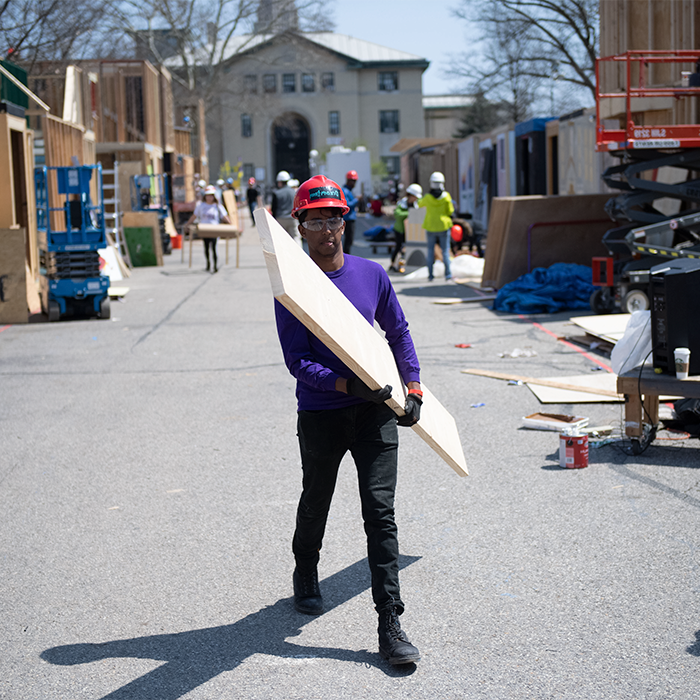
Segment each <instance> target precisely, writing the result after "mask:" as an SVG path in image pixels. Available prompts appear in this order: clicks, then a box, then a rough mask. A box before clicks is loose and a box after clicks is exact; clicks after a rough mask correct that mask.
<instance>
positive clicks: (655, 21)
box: [599, 0, 700, 126]
mask: <svg viewBox="0 0 700 700" xmlns="http://www.w3.org/2000/svg"><path fill="white" fill-rule="evenodd" d="M698 48H700V2H698V0H601V2H600V55H601V56H614V55H618V54H622V53H625V52H626V51H631V50H692V49H698ZM600 68H601V70H600V78H599V79H600V88H601V91H603V92H617V91H619V90H624V88H625V85H626V68H625V65H624V64H622V63H615V64H613V63H603V64H601V66H600ZM694 69H695V65H694V63H688V64H681V63H675V64H656V65H651V66H648V68H647V73H646V84H647V85H649V86H650V87H661V86H668V87H671V86H680V84H681V71H691V72H692V71H694ZM631 79H632V85H637V84H638V80H639V70H638V66H637V65H634V64H633V65H632V74H631ZM624 110H625V104H624V100H622V99H620V100H617V99H615V100H603V101H602V103H601V117H602V118H604V119H607V118H610V117H618V116H619V115H620V114H621V113H623V112H624ZM633 110H634V112H635V114H634V120H635V123H637V124H639V125H640V126H651V125H654V124H689V123H694V122H695V121H696V114H695V109H694V101H693V99H692V98H685V97H684V98H680V99H674V98H673V97H654V98H643V99H636V100H635V101H634V102H633Z"/></svg>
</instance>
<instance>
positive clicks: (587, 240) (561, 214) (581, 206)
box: [481, 194, 615, 289]
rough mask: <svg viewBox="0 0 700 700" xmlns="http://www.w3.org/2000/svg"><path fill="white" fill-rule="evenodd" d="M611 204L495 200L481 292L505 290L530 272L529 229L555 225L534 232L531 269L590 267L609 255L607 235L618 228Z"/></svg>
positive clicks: (571, 199)
mask: <svg viewBox="0 0 700 700" xmlns="http://www.w3.org/2000/svg"><path fill="white" fill-rule="evenodd" d="M609 198H610V196H609V195H607V194H602V195H601V194H586V195H571V196H564V197H557V196H540V195H534V196H529V197H496V198H494V200H493V203H492V205H491V213H490V216H489V228H488V234H487V240H486V253H485V256H484V257H485V261H484V276H483V278H482V280H481V284H482V286H483V287H494V288H496V289H500V288H501V287H503V285H505V284H507V283H508V282H512V281H513V280H515V279H517V278H518V277H520V276H521V275H524V274H526V273H527V272H529V270H528V228H529V227H530V226H531V225H533V224H540V223H547V224H550V225H548V226H534V227H533V229H532V231H531V236H530V238H531V245H530V251H529V253H530V255H529V258H530V268H531V269H535V268H536V267H549V266H550V265H553V264H554V263H578V264H580V265H589V266H590V264H591V258H592V257H594V256H604V255H607V250H606V248H605V246H604V245H603V242H602V239H603V234H604V233H605V232H606V231H607V230H608V229H610V228H613V227H614V226H615V224H614V222H612V221H610V219H609V218H608V216H607V215H606V214H605V211H604V208H603V207H604V205H605V202H606V201H607V200H608V199H609ZM556 222H562V223H556ZM564 222H569V223H564ZM570 222H580V223H575V224H573V223H570ZM587 222H590V223H587ZM554 224H556V225H554Z"/></svg>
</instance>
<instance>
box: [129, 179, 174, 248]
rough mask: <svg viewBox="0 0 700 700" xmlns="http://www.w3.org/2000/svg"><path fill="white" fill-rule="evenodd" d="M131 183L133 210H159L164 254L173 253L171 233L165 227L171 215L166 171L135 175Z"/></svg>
mask: <svg viewBox="0 0 700 700" xmlns="http://www.w3.org/2000/svg"><path fill="white" fill-rule="evenodd" d="M130 183H131V192H130V194H131V209H132V210H133V211H156V212H158V225H159V230H160V240H161V244H162V246H163V254H164V255H170V253H172V251H173V248H172V242H171V240H170V234H169V233H167V231H166V229H165V220H166V219H167V218H168V217H169V216H170V200H171V197H170V192H169V186H168V179H167V177H166V175H165V174H164V173H152V174H148V175H133V176H132V177H131V178H130Z"/></svg>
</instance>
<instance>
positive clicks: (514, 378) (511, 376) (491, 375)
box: [462, 369, 619, 398]
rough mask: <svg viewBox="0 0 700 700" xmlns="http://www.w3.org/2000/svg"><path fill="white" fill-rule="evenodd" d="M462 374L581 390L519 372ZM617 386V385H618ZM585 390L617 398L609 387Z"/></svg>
mask: <svg viewBox="0 0 700 700" xmlns="http://www.w3.org/2000/svg"><path fill="white" fill-rule="evenodd" d="M462 374H472V375H475V376H477V377H489V378H491V379H502V380H504V381H507V382H523V383H524V384H539V385H540V386H552V387H556V388H557V389H568V390H569V391H582V389H581V387H580V386H577V385H575V384H569V383H567V382H560V381H558V380H556V379H537V378H536V377H523V376H521V375H519V374H505V373H503V372H491V371H489V370H485V369H463V370H462ZM618 388H619V385H618ZM585 391H586V392H587V393H589V394H598V395H600V396H614V397H616V398H619V395H618V394H617V392H615V391H611V390H609V389H599V388H597V387H588V388H586V389H585Z"/></svg>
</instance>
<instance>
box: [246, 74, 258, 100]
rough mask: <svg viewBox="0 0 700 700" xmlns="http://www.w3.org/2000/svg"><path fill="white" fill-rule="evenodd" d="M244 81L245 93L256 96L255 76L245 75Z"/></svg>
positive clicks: (256, 77) (256, 84) (256, 80)
mask: <svg viewBox="0 0 700 700" xmlns="http://www.w3.org/2000/svg"><path fill="white" fill-rule="evenodd" d="M243 80H244V86H245V91H246V93H248V94H249V95H257V94H258V76H257V75H246V76H245V78H244V79H243Z"/></svg>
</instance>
